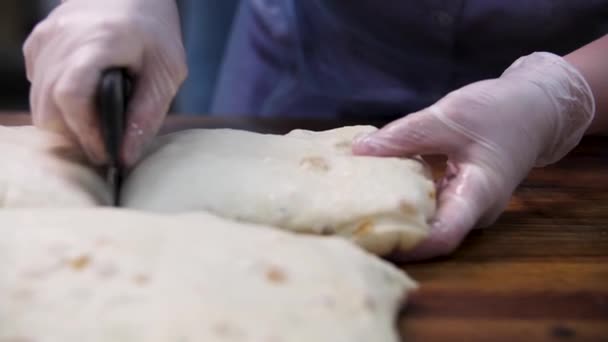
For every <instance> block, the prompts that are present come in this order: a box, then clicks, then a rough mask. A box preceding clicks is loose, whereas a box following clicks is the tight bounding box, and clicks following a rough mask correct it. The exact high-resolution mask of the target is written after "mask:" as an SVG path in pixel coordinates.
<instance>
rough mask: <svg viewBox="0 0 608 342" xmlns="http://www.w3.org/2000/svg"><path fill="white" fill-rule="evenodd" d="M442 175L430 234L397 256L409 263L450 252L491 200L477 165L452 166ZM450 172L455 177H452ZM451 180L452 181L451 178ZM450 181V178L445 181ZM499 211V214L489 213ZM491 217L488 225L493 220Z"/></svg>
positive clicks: (485, 210)
mask: <svg viewBox="0 0 608 342" xmlns="http://www.w3.org/2000/svg"><path fill="white" fill-rule="evenodd" d="M452 167H453V168H455V169H453V170H452V171H450V174H448V175H446V177H447V178H446V179H447V185H446V186H445V188H444V189H442V190H441V191H440V193H439V207H438V211H437V214H436V215H435V218H434V219H433V221H432V222H431V230H430V235H429V236H428V237H427V238H426V239H425V240H424V241H423V242H421V243H420V244H419V245H418V246H417V247H416V248H415V249H414V250H413V251H411V252H410V253H408V254H406V255H402V256H400V257H399V259H400V260H401V261H413V260H422V259H429V258H434V257H438V256H444V255H447V254H450V253H452V252H453V251H454V250H455V249H456V248H457V247H458V246H459V245H460V243H461V242H462V240H463V239H464V238H465V236H466V235H467V234H468V233H469V232H470V231H471V230H472V229H473V228H474V227H475V224H476V223H477V222H479V221H480V219H482V218H483V216H484V213H487V212H488V209H489V207H490V205H491V203H494V202H495V201H492V198H493V197H492V189H494V188H495V186H494V185H493V184H492V182H491V181H490V180H489V179H488V178H487V177H486V175H485V174H484V172H483V171H482V170H481V169H480V168H479V167H477V166H475V165H471V164H467V165H464V166H463V165H460V166H452ZM452 173H455V174H456V175H455V176H453V175H452ZM451 177H453V178H451ZM449 178H451V179H449ZM492 212H500V211H492ZM495 218H496V215H492V218H491V220H487V222H488V223H490V222H491V221H493V220H495Z"/></svg>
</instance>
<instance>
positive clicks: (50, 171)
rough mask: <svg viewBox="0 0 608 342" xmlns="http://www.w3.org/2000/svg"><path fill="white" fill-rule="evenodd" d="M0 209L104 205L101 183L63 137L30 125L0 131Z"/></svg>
mask: <svg viewBox="0 0 608 342" xmlns="http://www.w3.org/2000/svg"><path fill="white" fill-rule="evenodd" d="M0 158H1V159H2V167H0V208H15V207H29V208H31V207H91V206H96V205H104V204H108V203H110V192H109V190H108V188H107V186H106V184H105V182H104V181H103V179H102V178H101V177H100V176H99V175H98V174H97V173H96V172H95V171H94V170H93V169H92V168H90V167H89V166H88V165H87V164H86V158H85V156H84V155H83V154H82V153H81V152H80V150H79V149H78V148H77V147H76V146H74V145H73V144H71V143H70V142H69V141H68V140H67V139H66V138H64V137H62V136H60V135H57V134H54V133H50V132H46V131H42V130H40V129H37V128H34V127H32V126H22V127H3V126H0Z"/></svg>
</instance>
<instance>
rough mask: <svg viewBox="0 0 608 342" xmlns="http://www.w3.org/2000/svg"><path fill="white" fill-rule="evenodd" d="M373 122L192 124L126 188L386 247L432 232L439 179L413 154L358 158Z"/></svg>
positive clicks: (141, 197) (160, 148) (131, 202)
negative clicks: (274, 126) (283, 127)
mask: <svg viewBox="0 0 608 342" xmlns="http://www.w3.org/2000/svg"><path fill="white" fill-rule="evenodd" d="M374 130H376V128H374V127H370V126H354V127H344V128H339V129H335V130H330V131H324V132H312V131H304V130H296V131H293V132H291V133H289V134H287V135H286V136H281V135H264V134H258V133H251V132H246V131H238V130H228V129H218V130H204V129H202V130H190V131H183V132H179V133H175V134H171V135H168V136H164V137H161V138H159V139H158V140H157V141H156V143H155V145H153V146H152V148H151V150H150V151H149V153H148V155H147V157H145V158H144V160H143V161H142V162H141V163H140V164H139V165H138V166H137V168H136V169H135V170H134V172H133V173H132V174H131V175H130V177H129V179H128V180H127V182H126V183H125V186H124V187H123V191H122V195H121V196H122V200H123V205H124V206H126V207H130V208H137V209H145V210H153V211H158V212H188V211H193V210H194V211H195V210H205V211H209V212H212V213H215V214H217V215H220V216H222V217H227V218H232V219H236V220H239V221H244V222H253V223H260V224H266V225H270V226H274V227H279V228H283V229H288V230H291V231H296V232H300V233H310V234H320V235H340V236H343V237H346V238H348V239H351V240H354V241H355V242H356V243H358V244H359V245H361V246H363V247H364V248H366V249H367V250H369V251H371V252H374V253H376V254H379V255H386V254H389V253H391V252H393V251H400V252H405V251H407V250H409V249H411V248H412V247H413V246H414V245H415V244H416V243H418V242H419V241H420V240H421V239H423V238H424V237H425V236H426V234H427V231H428V223H427V222H428V220H429V219H430V218H431V217H432V215H434V212H435V185H434V183H433V181H432V179H431V175H430V172H428V171H429V170H427V168H426V167H425V165H423V164H422V163H421V162H420V161H418V160H414V159H399V158H378V157H362V156H354V155H352V152H351V143H352V140H353V139H354V137H355V136H356V135H358V134H360V133H364V132H372V131H374Z"/></svg>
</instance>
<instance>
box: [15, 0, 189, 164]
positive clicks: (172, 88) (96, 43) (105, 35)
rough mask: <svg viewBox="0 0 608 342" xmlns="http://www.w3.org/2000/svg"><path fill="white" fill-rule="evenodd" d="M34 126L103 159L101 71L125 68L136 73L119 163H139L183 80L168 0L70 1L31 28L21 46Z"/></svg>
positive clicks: (174, 16)
mask: <svg viewBox="0 0 608 342" xmlns="http://www.w3.org/2000/svg"><path fill="white" fill-rule="evenodd" d="M24 54H25V60H26V68H27V77H28V79H29V80H30V82H31V83H32V88H31V92H30V103H31V109H32V116H33V122H34V125H36V126H38V127H40V128H44V129H48V130H51V131H55V132H59V133H62V134H64V135H66V136H68V137H70V138H71V139H73V140H74V141H75V142H77V143H78V144H80V146H81V147H82V148H83V150H84V151H85V153H86V154H87V156H88V157H89V159H90V160H91V161H92V162H93V163H95V164H103V163H105V162H107V159H108V156H107V154H106V151H105V146H104V144H103V141H102V137H101V132H100V128H99V124H98V120H97V115H98V114H97V112H96V110H95V93H96V91H97V86H98V82H99V78H100V75H101V73H102V72H103V71H104V70H106V69H108V68H111V67H125V68H127V69H128V70H129V72H130V73H131V75H132V76H134V79H135V84H134V86H135V87H134V91H133V94H132V97H131V101H130V104H129V108H128V109H127V111H128V114H127V115H128V117H127V127H126V136H125V140H124V145H123V150H122V153H121V158H122V159H123V162H124V163H126V164H127V165H132V164H133V163H135V161H136V160H137V159H138V157H139V154H140V153H141V150H142V148H143V147H144V145H145V144H146V142H148V141H149V139H150V138H151V137H153V136H154V135H155V134H156V133H157V131H158V130H159V129H160V126H161V124H162V122H163V120H164V118H165V115H166V113H167V111H168V110H169V106H170V103H171V101H172V100H173V98H174V96H175V94H176V92H177V90H178V88H179V86H180V85H181V83H182V82H183V81H184V79H185V78H186V75H187V67H186V62H185V60H186V58H185V52H184V47H183V44H182V38H181V32H180V24H179V15H178V12H177V8H176V4H175V1H174V0H105V1H98V0H70V1H65V2H63V3H62V4H61V5H59V6H58V7H57V8H56V9H55V10H54V11H53V12H52V13H51V14H50V15H49V17H48V18H47V19H46V20H44V21H42V22H41V23H40V24H38V26H37V27H36V28H35V29H34V31H33V32H32V34H31V35H30V37H29V38H28V39H27V41H26V43H25V45H24Z"/></svg>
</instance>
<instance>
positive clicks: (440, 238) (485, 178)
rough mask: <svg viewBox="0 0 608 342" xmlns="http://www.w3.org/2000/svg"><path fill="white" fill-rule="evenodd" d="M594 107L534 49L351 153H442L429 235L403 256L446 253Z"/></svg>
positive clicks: (581, 128) (571, 136)
mask: <svg viewBox="0 0 608 342" xmlns="http://www.w3.org/2000/svg"><path fill="white" fill-rule="evenodd" d="M594 111H595V105H594V100H593V96H592V93H591V89H590V88H589V85H588V84H587V83H586V81H585V80H584V78H583V77H582V75H581V74H580V73H579V72H578V71H577V70H575V69H574V67H572V66H571V65H570V64H568V63H567V62H566V61H565V60H564V59H562V58H561V57H559V56H556V55H553V54H549V53H535V54H532V55H530V56H527V57H522V58H520V59H519V60H518V61H516V62H515V63H514V64H513V65H512V66H511V67H510V68H509V69H507V70H506V71H505V72H504V73H503V75H502V76H501V77H500V78H498V79H492V80H485V81H481V82H477V83H474V84H471V85H468V86H466V87H464V88H461V89H459V90H457V91H454V92H452V93H450V94H448V95H447V96H446V97H444V98H443V99H441V100H440V101H439V102H437V103H436V104H435V105H433V106H431V107H430V108H427V109H425V110H422V111H420V112H417V113H414V114H411V115H408V116H407V117H405V118H403V119H400V120H398V121H395V122H393V123H391V124H389V125H387V126H386V127H384V128H383V129H381V130H379V131H377V132H375V133H373V134H371V135H369V136H364V137H360V138H359V139H358V140H357V141H356V143H355V144H354V147H353V149H354V152H355V153H357V154H365V155H377V156H407V155H417V154H422V155H437V154H442V155H447V157H448V167H447V170H446V175H445V177H444V178H443V179H442V180H441V181H440V182H439V184H438V190H439V200H438V201H439V202H438V205H439V206H438V211H437V213H436V216H435V219H434V221H433V222H432V225H431V227H432V228H431V234H430V236H429V238H428V239H427V240H425V241H424V242H423V243H422V244H421V245H419V246H418V247H417V248H416V249H415V250H414V251H413V252H412V254H411V255H408V256H406V259H424V258H430V257H435V256H440V255H445V254H449V253H450V252H452V251H453V250H454V249H455V248H456V247H458V245H459V244H460V242H461V241H462V240H463V238H464V237H465V236H466V234H467V233H468V232H469V231H470V230H471V229H472V228H473V227H475V226H476V225H477V226H479V227H484V226H488V225H490V224H492V223H493V222H494V221H495V220H496V219H497V217H498V216H499V215H500V213H501V212H502V211H503V210H504V209H505V207H506V206H507V204H508V201H509V199H510V197H511V195H512V193H513V191H514V190H515V188H516V187H517V185H518V184H519V183H520V182H521V181H522V180H523V178H524V177H525V176H526V175H527V174H528V172H529V171H530V170H531V169H532V168H533V167H534V166H544V165H547V164H549V163H553V162H555V161H557V160H559V159H561V158H562V157H563V156H564V155H566V154H567V153H568V152H569V151H570V150H571V149H572V148H574V147H575V146H576V145H577V144H578V142H579V141H580V139H581V138H582V136H583V134H584V132H585V130H586V129H587V127H588V126H589V124H590V123H591V121H592V119H593V115H594Z"/></svg>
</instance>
